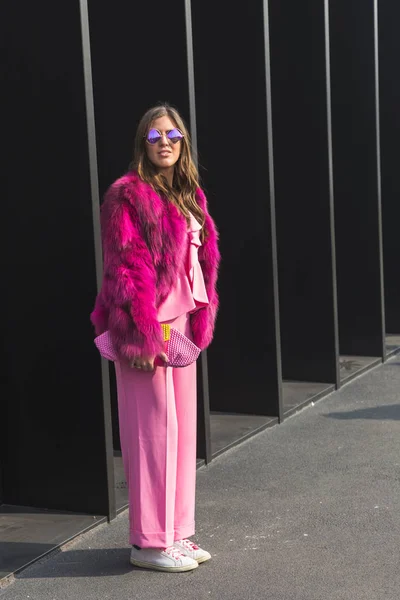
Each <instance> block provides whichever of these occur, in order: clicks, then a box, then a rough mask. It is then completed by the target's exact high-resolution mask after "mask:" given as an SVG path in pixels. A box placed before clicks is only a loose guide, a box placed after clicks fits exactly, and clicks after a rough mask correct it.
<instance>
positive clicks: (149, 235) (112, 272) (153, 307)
mask: <svg viewBox="0 0 400 600" xmlns="http://www.w3.org/2000/svg"><path fill="white" fill-rule="evenodd" d="M197 201H198V204H199V206H200V207H201V208H202V209H203V210H204V212H205V214H206V223H205V227H206V231H207V234H208V236H207V239H206V240H205V241H204V243H203V245H202V246H201V247H200V248H199V262H200V264H201V267H202V270H203V275H204V281H205V284H206V289H207V294H208V298H209V301H210V304H209V306H207V307H205V308H201V309H199V310H198V311H197V312H195V313H193V314H192V315H191V325H192V331H193V341H194V343H195V344H196V345H197V346H199V347H200V348H201V349H204V348H206V347H207V346H208V345H209V344H210V342H211V340H212V337H213V332H214V324H215V318H216V315H217V310H218V294H217V290H216V280H217V271H218V265H219V260H220V255H219V251H218V233H217V230H216V227H215V224H214V222H213V220H212V219H211V217H210V215H209V214H208V210H207V200H206V198H205V195H204V193H203V191H202V190H201V189H200V188H199V189H198V190H197ZM101 229H102V240H103V257H104V273H103V282H102V286H101V290H100V293H99V294H98V296H97V298H96V303H95V307H94V310H93V312H92V314H91V320H92V323H93V324H94V326H95V330H96V334H97V335H99V334H100V333H102V332H103V331H105V330H106V329H109V330H110V332H111V336H112V338H113V342H114V345H115V347H116V350H117V353H118V354H119V355H120V356H121V358H127V359H132V358H133V357H135V356H141V355H156V354H158V353H159V352H162V351H163V350H164V342H163V338H162V335H161V328H160V325H159V323H158V321H157V309H158V308H159V307H160V306H161V304H162V303H163V302H164V300H165V299H166V297H167V296H168V294H169V292H170V291H171V289H172V287H173V285H174V283H175V281H176V276H177V271H178V266H179V265H180V264H181V261H182V258H183V257H182V253H183V252H184V251H185V248H186V244H185V236H186V235H187V223H186V219H185V218H184V217H183V215H182V214H181V213H180V212H179V211H178V210H177V208H176V207H175V206H174V205H173V204H172V203H171V202H169V201H167V200H165V199H162V198H161V197H160V196H159V195H158V194H157V193H156V192H155V191H154V190H153V189H152V187H151V186H149V185H148V184H147V183H145V182H143V181H142V180H141V179H140V178H139V177H138V175H137V174H136V173H135V172H134V171H131V172H129V173H127V174H126V175H124V176H123V177H121V178H120V179H118V180H117V181H116V182H115V183H114V184H113V185H111V187H110V188H109V189H108V191H107V193H106V195H105V200H104V203H103V205H102V207H101Z"/></svg>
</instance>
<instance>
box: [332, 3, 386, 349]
mask: <svg viewBox="0 0 400 600" xmlns="http://www.w3.org/2000/svg"><path fill="white" fill-rule="evenodd" d="M374 11H375V0H335V1H334V2H331V3H330V41H331V76H332V125H333V137H332V139H333V165H334V170H333V174H334V193H335V228H336V257H337V286H338V311H339V339H340V352H341V354H355V355H361V356H362V355H366V356H382V355H383V333H384V332H383V287H382V262H381V261H382V256H381V228H380V182H379V170H378V168H379V166H378V146H377V144H378V139H377V128H376V124H377V105H376V78H375V46H374V35H375V29H374V28H375V19H374Z"/></svg>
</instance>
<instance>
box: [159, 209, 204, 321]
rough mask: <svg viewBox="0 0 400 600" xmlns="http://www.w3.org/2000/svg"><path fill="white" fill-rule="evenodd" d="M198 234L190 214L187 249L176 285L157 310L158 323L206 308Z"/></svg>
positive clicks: (197, 227)
mask: <svg viewBox="0 0 400 600" xmlns="http://www.w3.org/2000/svg"><path fill="white" fill-rule="evenodd" d="M200 232H201V225H200V224H199V223H198V222H197V221H196V219H195V218H194V216H193V215H192V214H191V215H190V225H189V228H188V238H187V245H188V247H187V250H186V252H185V256H184V260H183V261H182V263H181V265H180V266H179V268H178V276H177V278H176V284H175V286H174V287H173V288H172V290H171V291H170V293H169V295H168V296H167V298H166V300H165V302H164V303H163V304H162V305H161V306H160V308H159V309H158V314H157V318H158V320H159V321H160V323H165V321H170V320H171V319H175V318H176V317H180V316H181V315H183V314H185V313H194V312H196V310H198V309H199V308H202V307H204V306H208V296H207V291H206V286H205V284H204V277H203V272H202V270H201V266H200V263H199V257H198V251H199V248H200V246H201V241H200Z"/></svg>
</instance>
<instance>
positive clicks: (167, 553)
mask: <svg viewBox="0 0 400 600" xmlns="http://www.w3.org/2000/svg"><path fill="white" fill-rule="evenodd" d="M101 223H102V238H103V254H104V276H103V283H102V288H101V291H100V293H99V295H98V297H97V299H96V305H95V308H94V311H93V313H92V315H91V318H92V322H93V324H94V326H95V329H96V334H97V335H99V334H101V333H103V332H104V331H106V330H109V331H110V334H111V337H112V340H113V344H114V347H115V349H116V352H117V354H118V357H119V360H118V361H117V362H116V363H115V366H116V376H117V391H118V411H119V423H120V437H121V449H122V457H123V463H124V469H125V474H126V478H127V483H128V489H129V521H130V543H131V544H132V551H131V563H132V564H133V565H136V566H141V567H146V568H152V569H156V570H162V571H188V570H191V569H194V568H196V567H197V566H198V563H200V562H204V561H205V560H208V559H209V558H211V556H210V554H209V553H208V552H206V551H205V550H202V549H201V548H199V547H198V546H196V545H195V544H193V543H192V542H191V541H190V540H188V539H187V538H189V537H190V536H192V535H193V534H194V512H195V509H194V507H195V482H196V414H197V409H196V364H195V363H192V364H191V365H189V366H187V367H183V368H172V367H169V366H168V367H165V366H156V364H157V361H156V364H155V359H156V358H158V361H160V362H161V365H162V364H163V361H166V360H167V356H166V354H165V352H164V350H165V342H164V338H163V335H162V328H161V323H169V324H170V325H172V326H173V327H174V328H175V329H178V330H179V331H180V332H182V333H183V334H184V335H185V336H187V337H188V338H189V339H190V340H192V341H193V342H194V343H195V344H196V345H197V346H198V347H200V348H201V349H204V348H206V347H207V346H208V345H209V344H210V342H211V340H212V337H213V331H214V324H215V318H216V314H217V309H218V295H217V291H216V279H217V270H218V264H219V259H220V256H219V251H218V245H217V238H218V235H217V231H216V228H215V225H214V222H213V220H212V219H211V217H210V215H209V214H208V210H207V201H206V198H205V196H204V193H203V192H202V190H201V189H200V187H199V183H198V174H197V170H196V168H195V166H194V164H193V161H192V157H191V150H190V140H189V135H188V132H187V129H186V127H185V125H184V123H183V120H182V118H181V117H180V115H179V114H178V112H177V111H176V110H175V109H173V108H171V107H170V106H157V107H155V108H151V109H150V110H148V111H147V112H146V114H145V115H144V116H143V118H142V119H141V121H140V123H139V126H138V130H137V133H136V140H135V148H134V157H133V163H132V170H131V171H129V172H128V173H127V174H126V175H124V176H123V177H122V178H121V179H118V180H117V181H116V182H115V183H114V184H113V185H112V186H111V187H110V188H109V190H108V191H107V193H106V196H105V201H104V203H103V205H102V209H101Z"/></svg>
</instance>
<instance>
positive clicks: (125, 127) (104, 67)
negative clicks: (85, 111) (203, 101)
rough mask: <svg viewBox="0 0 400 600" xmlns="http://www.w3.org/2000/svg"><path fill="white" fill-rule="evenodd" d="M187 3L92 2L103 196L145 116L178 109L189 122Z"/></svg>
mask: <svg viewBox="0 0 400 600" xmlns="http://www.w3.org/2000/svg"><path fill="white" fill-rule="evenodd" d="M184 7H185V5H184V0H178V1H177V2H174V3H166V2H161V1H160V0H155V1H153V2H128V1H127V0H118V1H117V2H115V3H114V4H113V6H112V10H110V5H109V4H108V3H107V2H95V1H94V0H89V20H90V36H91V51H92V68H93V88H94V105H95V114H96V137H97V153H98V170H99V181H100V192H101V194H103V193H104V191H105V190H106V189H107V187H108V186H109V185H110V184H111V183H112V182H113V181H114V180H115V179H116V178H117V177H120V176H121V175H122V174H123V173H124V172H125V171H126V170H127V169H128V166H129V163H130V161H131V158H132V149H133V139H134V135H135V131H136V127H137V125H138V123H139V120H140V118H141V117H142V115H143V113H144V112H145V111H146V110H147V109H148V108H150V107H151V106H153V105H155V104H158V103H159V102H168V103H170V104H172V105H174V106H175V107H176V108H177V109H178V110H179V112H180V113H181V114H182V116H183V117H184V119H185V121H186V123H187V124H189V119H190V113H189V86H188V73H187V54H186V27H185V10H184Z"/></svg>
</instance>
